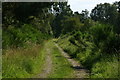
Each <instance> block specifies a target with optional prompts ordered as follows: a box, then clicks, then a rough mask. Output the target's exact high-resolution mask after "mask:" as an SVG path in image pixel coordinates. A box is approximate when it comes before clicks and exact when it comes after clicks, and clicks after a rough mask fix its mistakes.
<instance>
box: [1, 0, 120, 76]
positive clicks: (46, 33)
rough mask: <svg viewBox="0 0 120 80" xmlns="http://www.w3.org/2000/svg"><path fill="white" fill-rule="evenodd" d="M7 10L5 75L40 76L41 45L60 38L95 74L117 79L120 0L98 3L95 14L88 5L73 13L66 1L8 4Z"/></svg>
mask: <svg viewBox="0 0 120 80" xmlns="http://www.w3.org/2000/svg"><path fill="white" fill-rule="evenodd" d="M2 8H3V16H2V19H3V24H2V27H3V30H2V32H3V34H2V35H3V41H2V43H3V77H28V76H31V75H33V74H36V73H37V72H35V71H36V69H38V68H39V66H40V65H41V63H40V64H36V63H37V62H38V61H39V59H41V58H44V53H43V52H42V51H44V49H43V50H42V49H41V51H40V52H38V51H39V50H38V48H39V46H40V47H42V46H43V45H44V42H45V41H47V40H49V39H51V38H57V39H58V40H57V41H56V42H57V43H58V44H59V45H60V46H61V48H63V50H64V51H66V52H67V53H68V54H69V55H70V56H71V57H72V58H75V59H77V60H78V61H80V62H81V63H82V64H83V65H84V66H85V67H86V68H88V69H89V70H90V72H91V77H92V78H99V77H104V78H118V76H119V75H118V74H120V73H119V71H118V64H119V62H118V61H119V55H120V28H119V27H120V26H119V25H120V23H119V22H120V2H115V3H113V4H109V3H104V4H98V5H97V6H96V7H95V8H94V9H93V10H92V11H91V13H90V15H89V12H88V11H87V10H86V9H85V10H83V11H82V12H81V13H79V12H74V13H73V11H72V10H71V9H70V5H67V2H58V3H57V2H56V3H53V2H51V3H44V2H42V3H22V2H21V3H15V2H12V3H7V2H6V3H3V7H2ZM38 45H39V46H38ZM35 47H36V49H35ZM42 48H43V47H42ZM21 50H22V51H21ZM34 50H35V51H36V50H38V51H36V52H34ZM55 50H56V49H55ZM39 53H41V54H39ZM56 53H59V52H57V50H56V51H54V54H56ZM28 55H29V57H28ZM40 55H43V57H41V56H40ZM22 56H24V57H22ZM19 57H21V59H20V60H19ZM53 59H54V58H53ZM54 60H56V59H54ZM63 61H64V59H63ZM17 62H19V63H17ZM11 63H12V64H11ZM26 63H27V64H26ZM9 64H10V65H9ZM23 64H26V65H23ZM33 64H35V65H34V66H33ZM60 64H61V63H60ZM9 66H10V68H8V67H9ZM18 66H19V67H18ZM35 67H37V68H35ZM8 70H9V73H8V72H7V71H8ZM22 70H23V71H22ZM60 70H61V69H60ZM15 71H18V72H19V71H20V73H23V75H24V76H23V75H18V74H19V73H18V74H17V73H15ZM11 72H12V73H11ZM55 73H57V72H55ZM13 75H14V76H13ZM57 76H58V75H57ZM53 77H54V75H53Z"/></svg>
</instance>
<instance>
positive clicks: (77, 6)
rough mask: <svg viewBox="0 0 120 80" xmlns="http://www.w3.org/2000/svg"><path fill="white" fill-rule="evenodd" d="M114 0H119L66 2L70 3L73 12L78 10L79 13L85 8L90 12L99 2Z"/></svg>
mask: <svg viewBox="0 0 120 80" xmlns="http://www.w3.org/2000/svg"><path fill="white" fill-rule="evenodd" d="M115 1H120V0H68V4H69V5H70V7H71V9H72V10H73V12H75V11H78V12H79V13H80V12H81V11H82V10H85V9H87V10H88V11H89V12H90V11H91V10H92V9H93V8H94V7H95V6H96V5H97V4H99V3H105V2H107V3H113V2H115Z"/></svg>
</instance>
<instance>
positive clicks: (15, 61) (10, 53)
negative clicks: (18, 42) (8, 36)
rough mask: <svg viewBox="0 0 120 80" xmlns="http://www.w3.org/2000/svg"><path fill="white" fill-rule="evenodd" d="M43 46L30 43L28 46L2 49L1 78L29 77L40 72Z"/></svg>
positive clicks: (42, 60)
mask: <svg viewBox="0 0 120 80" xmlns="http://www.w3.org/2000/svg"><path fill="white" fill-rule="evenodd" d="M42 51H43V48H41V46H40V45H32V46H31V47H29V48H25V49H24V48H16V49H15V48H14V49H7V50H3V54H4V55H3V57H2V59H3V60H2V61H3V66H2V77H3V78H30V77H31V76H32V75H34V74H36V73H38V72H40V70H41V67H42V64H43V62H44V54H43V52H42Z"/></svg>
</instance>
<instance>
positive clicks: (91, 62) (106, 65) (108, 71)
mask: <svg viewBox="0 0 120 80" xmlns="http://www.w3.org/2000/svg"><path fill="white" fill-rule="evenodd" d="M72 36H73V35H66V36H65V35H64V36H63V37H60V38H59V39H58V40H57V41H56V42H57V43H58V44H59V46H61V48H63V50H65V51H66V52H67V53H68V54H69V55H72V56H73V55H75V57H74V58H75V59H77V60H78V61H79V62H80V63H82V64H83V65H84V66H85V67H86V68H88V69H89V70H90V72H91V76H90V77H91V78H118V74H119V73H118V64H119V61H118V57H117V56H118V55H116V56H113V55H109V54H108V55H107V54H105V53H104V55H101V54H103V53H101V50H100V49H98V48H96V47H95V46H94V44H93V43H91V42H87V41H86V42H85V44H86V47H85V48H83V47H82V44H80V43H79V44H78V45H80V46H79V47H78V46H76V45H74V44H72V43H70V41H69V39H70V38H71V37H72Z"/></svg>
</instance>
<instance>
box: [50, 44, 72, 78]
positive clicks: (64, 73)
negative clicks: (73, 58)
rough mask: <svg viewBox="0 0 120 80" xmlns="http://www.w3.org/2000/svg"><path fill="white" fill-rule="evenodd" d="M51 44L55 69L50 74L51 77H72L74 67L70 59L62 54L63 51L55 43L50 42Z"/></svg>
mask: <svg viewBox="0 0 120 80" xmlns="http://www.w3.org/2000/svg"><path fill="white" fill-rule="evenodd" d="M49 46H50V47H51V51H52V52H51V53H52V62H53V69H52V73H51V74H50V75H49V78H72V77H74V76H73V69H72V68H71V67H70V66H71V65H70V63H69V62H68V60H67V59H66V58H65V57H63V56H62V55H61V52H60V51H59V50H58V48H57V47H56V46H55V45H54V43H53V42H50V44H49Z"/></svg>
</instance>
